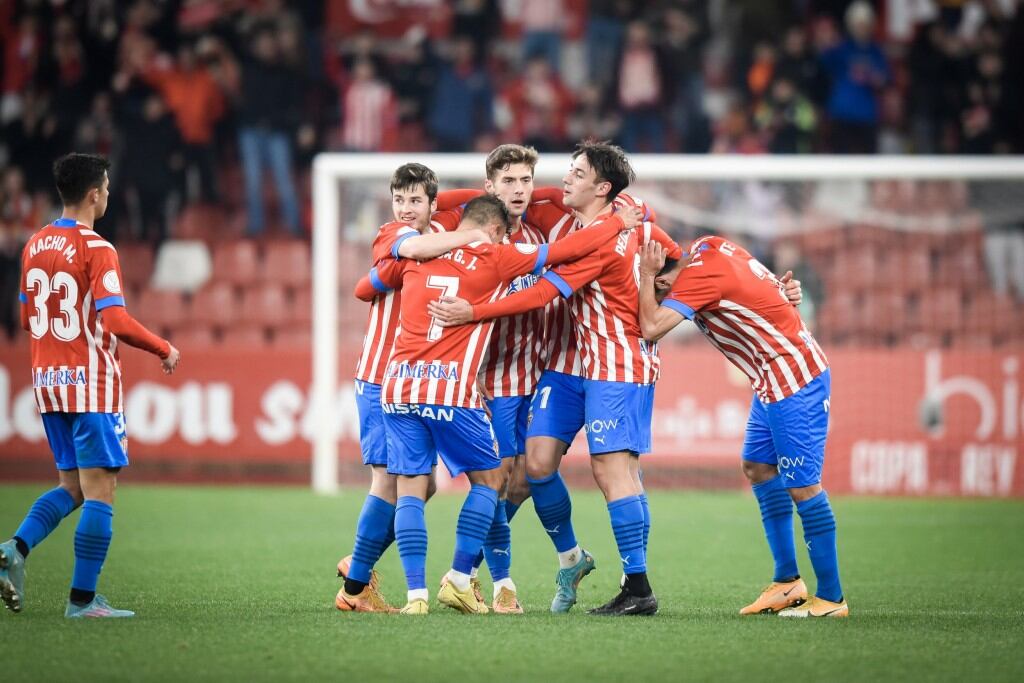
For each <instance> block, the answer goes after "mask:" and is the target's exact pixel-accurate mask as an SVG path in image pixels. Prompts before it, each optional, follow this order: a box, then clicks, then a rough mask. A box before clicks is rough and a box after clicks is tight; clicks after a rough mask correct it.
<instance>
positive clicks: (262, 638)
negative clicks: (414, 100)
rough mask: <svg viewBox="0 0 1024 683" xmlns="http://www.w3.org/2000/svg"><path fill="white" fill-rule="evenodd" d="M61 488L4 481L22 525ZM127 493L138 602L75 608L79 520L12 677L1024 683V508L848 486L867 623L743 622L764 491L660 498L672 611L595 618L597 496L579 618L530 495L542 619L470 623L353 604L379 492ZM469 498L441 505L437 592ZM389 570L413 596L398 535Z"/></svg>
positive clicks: (5, 624) (14, 628)
mask: <svg viewBox="0 0 1024 683" xmlns="http://www.w3.org/2000/svg"><path fill="white" fill-rule="evenodd" d="M44 489H45V487H44V486H23V485H18V486H9V485H5V486H0V533H2V534H3V535H4V537H6V535H7V534H10V533H12V532H13V530H14V528H15V527H16V525H17V524H18V523H19V522H20V520H21V518H22V516H23V515H24V513H25V511H26V510H27V508H28V506H29V505H30V504H31V502H32V500H34V498H35V497H36V496H37V495H38V494H39V493H41V492H42V491H43V490H44ZM118 496H119V498H118V501H117V505H116V515H115V518H114V530H115V532H114V542H113V545H112V547H111V552H110V556H109V557H108V560H107V564H106V566H105V568H104V571H103V576H102V577H101V581H100V591H101V592H103V593H104V594H105V595H106V596H107V597H108V598H109V599H110V602H111V603H112V604H113V605H114V606H115V607H126V608H130V609H134V610H136V611H137V612H138V616H137V617H136V618H135V619H130V620H110V621H88V622H69V621H66V620H64V618H63V616H62V615H63V608H64V602H65V600H66V593H67V588H68V583H69V580H70V576H71V568H72V563H73V552H72V543H71V541H72V535H73V533H74V525H75V523H76V521H77V517H78V513H74V514H73V515H72V516H71V517H70V518H69V519H68V520H66V521H65V522H64V524H63V525H62V526H61V527H60V528H59V529H58V530H57V531H56V532H55V533H54V534H53V535H52V536H51V537H50V538H49V539H47V541H46V542H44V543H43V544H42V545H40V546H39V547H38V548H36V549H35V550H34V551H33V553H32V555H31V557H30V558H29V563H28V571H29V574H28V585H27V596H26V598H27V599H26V606H25V609H24V611H23V612H22V613H21V614H18V615H13V614H10V613H7V612H4V613H0V652H2V662H3V664H2V671H3V673H2V674H0V677H2V678H3V679H4V680H5V681H10V680H32V681H44V680H45V681H54V680H72V679H74V680H79V681H82V680H105V681H107V680H109V681H113V680H125V681H138V680H154V679H163V680H190V681H194V680H281V679H302V680H313V679H319V680H350V681H367V680H385V679H390V680H403V681H434V680H445V681H447V682H449V683H456V682H458V681H467V682H468V681H478V680H484V681H506V680H533V681H555V680H566V679H570V678H572V679H573V680H578V681H595V680H616V681H642V680H673V681H678V680H738V679H743V680H777V681H791V680H876V681H877V680H891V679H904V680H930V679H942V680H978V681H989V680H1022V679H1024V503H1021V502H1012V501H959V500H951V501H945V500H943V501H936V500H889V499H867V498H859V499H858V498H838V499H835V500H834V501H833V503H834V508H835V510H836V516H837V520H838V527H839V542H840V564H841V568H842V578H843V584H844V589H845V590H846V594H847V597H848V599H849V602H850V606H851V618H850V619H847V620H817V621H796V622H792V621H785V620H780V619H778V618H774V617H747V618H740V617H739V616H737V610H738V609H739V607H740V606H742V605H743V604H745V602H746V601H749V599H752V598H753V597H754V596H755V595H756V594H757V592H758V591H759V589H760V588H761V587H762V586H763V584H765V583H767V581H768V580H769V579H770V578H771V577H770V572H771V561H770V557H769V554H768V549H767V545H766V543H765V541H764V539H763V537H762V535H761V530H760V518H759V514H758V511H757V506H756V504H755V502H754V500H753V498H752V497H751V496H750V495H749V494H734V493H723V494H703V493H687V492H684V493H679V492H667V491H653V492H651V509H652V514H653V519H654V527H653V530H652V532H651V541H650V543H651V553H650V554H651V558H650V561H649V565H650V577H651V583H652V585H653V586H654V589H655V591H656V593H657V594H658V599H659V602H660V604H661V612H660V613H659V614H658V615H657V616H655V617H652V618H619V619H614V618H597V617H590V616H588V615H587V614H585V610H586V609H587V608H590V607H593V606H596V605H598V604H600V603H602V602H604V601H605V600H606V599H607V598H609V597H611V596H612V595H613V594H614V593H615V592H616V590H617V585H618V580H619V574H620V570H619V566H618V561H617V559H618V558H617V555H616V552H615V547H614V540H613V538H612V534H611V530H610V527H609V524H608V518H607V512H606V510H605V507H604V501H603V500H602V499H601V498H600V496H599V495H598V494H596V493H593V492H586V493H579V494H577V495H576V496H575V498H574V504H575V509H574V521H575V525H576V529H577V534H578V536H579V537H580V540H581V542H582V543H583V545H584V546H585V547H587V548H588V549H590V550H591V551H592V552H593V553H594V555H595V557H596V559H597V571H596V572H595V573H594V574H592V575H591V576H590V577H588V578H587V579H586V580H585V581H584V583H583V585H582V587H581V589H580V591H581V593H580V595H581V604H580V605H578V606H577V607H576V608H574V610H573V612H572V613H571V614H569V615H557V616H556V615H551V614H549V613H548V609H547V607H548V604H549V602H550V600H551V597H552V595H553V592H554V584H553V579H554V574H555V570H556V569H557V563H556V561H555V558H554V553H553V549H552V547H551V544H550V542H549V541H548V539H547V537H546V535H545V534H544V533H543V531H542V529H541V527H540V523H539V522H538V521H537V518H536V516H535V515H534V513H533V509H532V506H531V505H530V504H529V503H527V504H526V505H525V506H524V508H523V509H522V511H521V512H520V513H519V516H518V517H516V519H515V520H514V521H513V523H512V528H513V540H514V544H513V578H514V579H515V580H516V583H517V585H518V587H519V594H520V597H521V600H522V601H523V603H524V605H525V607H526V609H527V614H526V615H524V616H521V617H516V616H496V615H493V614H492V615H488V616H486V617H467V616H463V615H460V614H456V613H454V612H452V611H450V610H447V609H444V608H442V607H440V606H439V605H437V603H436V602H432V604H431V609H432V612H431V614H430V615H429V616H427V617H426V618H412V617H402V616H399V615H390V616H388V615H355V614H348V613H344V614H343V613H340V612H338V611H336V610H335V609H334V606H333V599H334V594H335V592H336V591H337V589H338V588H339V586H340V580H339V579H337V578H335V572H334V567H335V563H336V562H337V560H338V558H339V557H341V556H342V555H345V554H348V553H349V552H350V551H351V545H352V538H353V533H354V527H355V519H356V516H357V515H358V512H359V509H360V506H361V505H362V501H363V492H362V491H357V490H348V491H346V492H345V493H343V494H342V495H341V496H339V497H336V498H328V497H320V496H316V495H314V494H312V493H310V492H309V491H306V490H300V489H287V488H172V487H152V486H139V485H132V484H130V483H129V484H128V485H125V486H124V487H123V488H121V489H120V491H119V493H118ZM461 503H462V496H461V495H441V496H438V497H437V498H435V499H434V500H433V501H431V503H430V504H429V505H428V506H427V521H428V527H429V529H430V532H431V537H430V550H429V555H428V576H429V577H431V578H430V580H429V583H430V584H431V592H432V594H433V593H435V592H436V591H435V587H436V581H437V580H438V579H439V578H440V577H441V575H442V573H443V572H444V571H445V570H446V569H447V566H448V564H449V562H450V560H451V555H452V548H453V545H454V528H455V518H456V515H457V513H458V509H459V506H460V505H461ZM798 527H799V524H798ZM798 534H799V528H798ZM800 562H801V565H800V566H801V568H802V570H803V572H804V575H805V577H807V578H808V583H809V585H810V586H811V588H812V590H813V579H812V578H811V577H812V572H811V570H810V564H809V562H808V561H807V558H806V555H805V554H803V553H802V552H801V556H800ZM379 570H380V572H381V574H382V577H383V581H384V583H383V591H384V593H385V594H386V595H387V597H388V598H389V599H390V600H391V602H392V603H394V604H397V605H401V604H403V603H404V597H405V590H404V588H405V583H404V578H403V576H402V572H401V565H400V563H399V560H398V554H397V549H396V548H392V549H391V550H389V551H388V552H387V554H386V555H385V558H384V559H383V560H382V562H381V563H380V566H379ZM485 574H486V572H485ZM484 583H485V592H486V591H489V585H488V584H489V582H488V581H486V580H485V581H484ZM432 597H433V596H432Z"/></svg>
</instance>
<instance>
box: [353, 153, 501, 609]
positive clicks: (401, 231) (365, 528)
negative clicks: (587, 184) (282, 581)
mask: <svg viewBox="0 0 1024 683" xmlns="http://www.w3.org/2000/svg"><path fill="white" fill-rule="evenodd" d="M390 189H391V209H392V214H393V216H394V219H395V220H394V221H393V222H391V223H387V224H385V225H383V226H381V228H380V230H379V231H378V233H377V236H376V237H375V239H374V241H373V254H372V256H373V261H374V263H375V264H376V263H380V262H382V261H384V260H391V259H413V260H418V259H429V258H433V257H434V256H440V255H441V254H443V253H445V252H447V251H449V250H450V249H454V248H456V247H461V246H463V245H465V244H468V243H469V242H472V241H477V240H483V239H486V237H487V236H486V235H485V234H484V233H483V232H481V231H472V230H466V231H461V232H448V231H450V230H454V228H455V227H456V225H457V220H458V214H455V213H453V212H441V213H437V212H435V210H436V208H437V175H436V174H435V173H434V172H433V171H432V170H430V169H429V168H427V167H426V166H424V165H423V164H416V163H409V164H404V165H402V166H400V167H398V168H397V169H396V170H395V173H394V174H393V175H392V178H391V184H390ZM369 301H370V313H369V318H368V322H367V330H366V335H365V337H364V338H363V350H362V353H361V354H360V355H359V360H358V364H357V366H356V378H355V390H356V406H357V408H358V410H359V443H360V449H361V451H362V458H363V464H364V465H367V466H369V467H370V471H371V473H372V474H371V481H370V490H369V492H368V493H367V494H366V500H365V502H364V503H363V509H362V511H361V512H360V514H359V519H358V520H357V522H356V538H355V547H354V548H353V551H352V555H349V556H347V557H344V558H342V560H341V561H340V562H339V563H338V575H339V576H342V577H343V578H344V580H345V583H344V585H343V586H342V587H341V588H340V589H339V590H338V593H337V595H336V596H335V598H334V604H335V606H336V607H337V608H338V609H339V610H342V611H355V612H381V611H383V612H388V611H393V608H391V607H390V606H389V605H388V604H387V602H386V601H385V600H384V598H383V596H381V594H380V592H379V590H378V578H377V576H376V574H375V572H373V566H374V565H375V564H376V563H377V560H379V559H380V556H381V555H382V554H383V553H384V551H385V550H386V549H387V548H388V546H390V545H391V543H392V541H393V540H394V519H395V503H396V502H397V500H398V497H397V496H398V494H397V492H396V480H395V477H394V476H393V475H390V474H388V472H387V459H388V444H387V438H386V435H385V433H384V422H383V417H382V413H381V401H380V385H381V383H382V382H383V381H384V371H385V368H386V366H387V362H388V358H389V357H390V356H391V349H392V347H393V345H394V343H395V339H396V337H397V335H398V329H399V311H400V308H401V294H400V292H397V291H389V292H377V293H375V296H372V297H370V298H369ZM433 490H434V487H433V478H432V477H431V487H430V491H429V493H430V494H433Z"/></svg>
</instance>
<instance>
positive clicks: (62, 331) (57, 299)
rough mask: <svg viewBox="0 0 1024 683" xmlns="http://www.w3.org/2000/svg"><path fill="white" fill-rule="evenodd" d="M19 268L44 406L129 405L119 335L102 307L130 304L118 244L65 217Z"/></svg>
mask: <svg viewBox="0 0 1024 683" xmlns="http://www.w3.org/2000/svg"><path fill="white" fill-rule="evenodd" d="M21 273H22V274H21V291H20V294H19V298H20V299H21V301H22V303H25V304H27V305H28V307H29V311H30V315H29V327H30V332H31V341H30V343H29V346H30V349H31V356H32V386H33V388H34V389H35V395H36V405H37V406H39V412H41V413H51V412H64V413H120V412H123V403H124V402H123V396H122V393H123V392H122V387H121V362H120V360H119V358H118V353H117V337H116V336H115V335H113V334H112V333H110V332H109V331H107V330H106V329H105V328H104V327H103V316H102V314H101V311H103V309H105V308H108V307H110V306H124V293H123V292H122V290H121V266H120V264H119V263H118V260H117V251H116V250H115V249H114V245H112V244H111V243H110V242H108V241H107V240H105V239H103V238H102V237H101V236H100V235H99V233H97V232H95V231H94V230H92V229H90V228H88V227H87V226H84V225H81V224H78V223H76V222H75V221H73V220H71V219H65V218H62V219H60V220H57V221H54V222H53V223H52V224H50V225H48V226H46V227H45V228H43V229H42V230H40V231H39V232H37V233H36V234H35V235H33V236H32V238H31V239H29V241H28V244H26V245H25V249H24V251H23V252H22V257H21Z"/></svg>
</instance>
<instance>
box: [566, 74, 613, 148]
mask: <svg viewBox="0 0 1024 683" xmlns="http://www.w3.org/2000/svg"><path fill="white" fill-rule="evenodd" d="M618 130H619V119H618V117H617V116H616V115H614V114H612V113H610V112H609V111H608V108H607V107H606V106H605V97H604V95H603V94H602V93H601V90H600V89H599V88H598V87H597V86H596V85H587V86H584V88H583V89H582V90H581V91H580V94H579V97H578V98H577V100H576V110H575V111H574V112H573V114H572V116H571V117H570V118H569V124H568V131H569V139H570V140H583V139H586V138H593V139H595V140H611V139H612V138H614V137H615V134H616V133H617V132H618Z"/></svg>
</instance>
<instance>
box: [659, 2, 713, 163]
mask: <svg viewBox="0 0 1024 683" xmlns="http://www.w3.org/2000/svg"><path fill="white" fill-rule="evenodd" d="M660 35H661V50H662V59H663V62H664V66H665V80H666V86H667V88H668V91H669V92H670V98H671V112H670V116H671V117H672V125H673V128H674V129H675V134H676V136H677V137H678V138H679V140H680V141H681V143H682V144H681V145H680V148H681V149H682V150H683V151H686V152H705V151H707V148H708V146H709V144H710V141H709V131H708V122H707V115H706V114H705V112H704V73H703V72H704V63H703V62H704V60H703V50H704V44H705V42H706V41H707V31H706V27H705V26H703V25H701V23H700V22H699V21H698V19H697V18H696V17H694V16H693V15H691V14H689V13H687V12H685V11H683V10H682V9H680V8H678V7H669V8H668V9H666V10H665V16H664V30H663V31H661V32H660Z"/></svg>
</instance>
